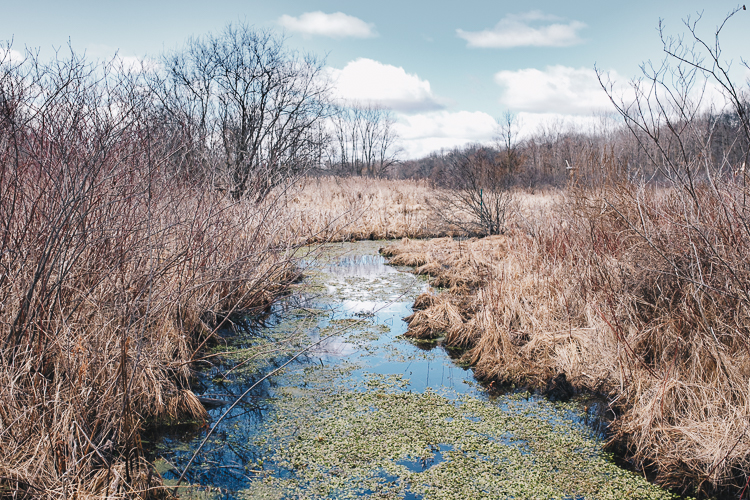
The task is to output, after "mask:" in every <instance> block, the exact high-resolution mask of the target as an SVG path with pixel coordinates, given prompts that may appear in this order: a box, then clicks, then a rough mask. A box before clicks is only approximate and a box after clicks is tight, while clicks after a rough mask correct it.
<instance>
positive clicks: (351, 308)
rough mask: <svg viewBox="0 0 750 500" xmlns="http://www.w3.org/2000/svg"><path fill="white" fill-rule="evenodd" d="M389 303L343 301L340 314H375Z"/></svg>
mask: <svg viewBox="0 0 750 500" xmlns="http://www.w3.org/2000/svg"><path fill="white" fill-rule="evenodd" d="M389 304H390V303H389V302H375V301H372V300H343V301H341V308H342V312H344V313H348V314H358V313H366V314H375V312H377V311H378V310H380V309H383V308H385V307H387V306H388V305H389Z"/></svg>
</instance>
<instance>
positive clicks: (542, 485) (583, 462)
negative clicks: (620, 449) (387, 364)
mask: <svg viewBox="0 0 750 500" xmlns="http://www.w3.org/2000/svg"><path fill="white" fill-rule="evenodd" d="M406 382H407V381H406V380H405V379H404V378H403V377H398V376H389V377H385V376H370V377H367V378H366V379H365V380H363V381H361V382H360V383H359V387H358V388H355V389H341V387H343V386H342V385H340V384H329V385H327V386H325V387H311V388H309V389H307V390H306V391H302V392H299V391H297V392H295V393H294V394H293V395H291V394H287V395H285V397H283V398H281V399H280V400H279V401H277V404H276V415H275V417H274V418H273V419H272V425H269V426H268V427H267V429H266V430H265V431H266V432H265V434H266V438H265V439H264V440H263V442H258V443H255V444H256V445H257V446H261V447H262V446H264V445H265V444H269V443H273V445H272V446H270V447H269V448H268V449H267V452H268V456H269V458H270V459H271V460H272V461H273V463H274V464H275V466H276V467H278V468H280V469H282V470H285V471H287V474H286V475H285V476H286V477H284V479H283V480H280V479H279V478H278V477H265V478H259V479H257V480H256V481H255V482H253V483H252V485H251V486H250V488H248V489H247V490H245V491H244V492H243V493H242V495H243V497H244V498H282V497H284V498H355V497H364V498H403V497H404V496H405V495H407V494H412V495H421V496H423V497H425V498H435V499H443V498H445V499H455V498H514V499H521V498H529V499H531V498H560V499H562V498H569V497H584V498H598V499H621V498H639V499H668V498H678V497H675V496H674V495H671V494H670V493H668V492H665V491H663V490H661V489H660V488H658V487H657V486H654V485H652V484H649V483H648V482H647V481H646V480H644V479H643V478H641V477H640V476H637V475H635V474H633V473H630V472H628V471H624V470H622V469H620V468H619V467H618V466H617V465H615V463H614V461H613V459H612V457H611V456H610V455H609V454H607V453H606V452H604V451H602V443H601V442H600V440H598V439H597V438H596V437H595V436H594V435H593V434H592V432H591V431H590V430H588V429H587V428H586V427H585V426H583V425H580V424H576V423H575V422H574V421H573V420H572V419H573V417H575V416H576V412H579V413H580V410H578V407H577V406H576V405H574V404H560V403H551V402H548V401H546V400H537V399H533V398H530V397H529V395H528V394H526V395H523V394H516V395H510V396H504V397H502V398H499V400H497V401H494V402H490V401H487V400H484V399H480V398H477V397H473V396H461V397H458V396H457V395H456V394H448V392H450V391H445V392H446V393H445V394H438V393H436V392H434V391H430V390H428V391H426V392H424V393H422V394H418V393H412V392H409V391H406V390H405V387H406ZM578 416H579V417H582V415H578ZM441 447H444V448H446V447H447V451H443V452H442V453H441V460H440V461H437V462H435V463H432V461H433V460H434V458H435V450H438V449H440V448H441ZM410 462H411V463H417V464H426V465H427V466H426V467H424V468H423V469H420V470H414V467H413V466H412V467H409V466H408V463H410ZM405 463H406V464H407V465H405ZM261 492H263V495H265V496H259V495H260V493H261ZM268 495H270V496H268ZM273 495H278V496H273ZM384 495H385V496H384Z"/></svg>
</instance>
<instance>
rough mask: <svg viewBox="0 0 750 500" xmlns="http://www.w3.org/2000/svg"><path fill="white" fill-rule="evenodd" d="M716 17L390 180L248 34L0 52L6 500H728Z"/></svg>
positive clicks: (737, 199)
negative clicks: (593, 110) (552, 104)
mask: <svg viewBox="0 0 750 500" xmlns="http://www.w3.org/2000/svg"><path fill="white" fill-rule="evenodd" d="M744 10H745V9H744V7H739V8H737V9H735V10H733V11H732V12H730V14H729V15H728V16H727V18H726V19H724V22H723V24H720V25H719V27H718V28H716V30H715V32H711V34H710V36H709V37H708V38H707V37H706V36H704V35H702V34H701V33H702V32H701V31H699V30H698V26H700V25H699V24H697V21H695V19H693V21H690V20H688V22H686V23H685V24H684V25H683V26H682V28H683V32H682V33H681V34H680V35H679V36H677V37H675V38H672V37H670V36H669V35H668V34H667V33H666V32H665V31H664V30H663V29H662V28H661V25H660V30H659V34H660V35H661V40H659V39H658V37H657V40H656V42H657V44H659V43H661V44H662V45H663V50H664V53H663V56H664V61H663V63H661V64H653V65H652V64H644V65H643V66H642V74H641V75H639V78H638V79H636V80H633V81H632V83H631V85H630V86H629V87H627V90H625V91H620V90H618V89H620V87H617V86H616V85H615V83H614V82H613V81H611V80H610V79H609V77H608V75H607V74H606V73H605V72H602V71H598V72H597V75H598V78H599V87H600V88H599V90H600V91H601V92H602V93H604V94H605V95H606V96H607V97H608V98H609V100H610V104H611V111H612V114H610V115H606V116H605V115H602V116H600V117H598V118H597V119H596V120H593V121H591V123H592V124H593V125H591V126H590V127H588V128H585V129H582V128H580V127H579V128H576V127H569V126H565V125H564V124H560V123H558V124H550V125H548V126H542V127H539V128H538V129H536V130H534V131H532V132H530V133H526V134H521V133H520V128H519V124H518V121H517V117H516V116H514V115H513V114H512V113H510V112H508V113H506V114H505V115H503V116H502V117H501V118H499V119H498V120H497V122H496V130H495V132H496V134H495V138H494V140H493V141H491V142H485V143H476V144H464V145H462V146H459V147H453V148H448V149H441V150H438V151H435V152H433V153H430V154H428V155H427V156H423V157H415V158H405V157H403V152H402V151H400V150H399V140H400V139H399V136H398V133H397V131H398V127H397V122H396V118H395V116H394V114H393V113H392V111H391V110H389V108H388V107H387V106H383V105H380V104H377V103H371V102H352V101H346V100H341V99H337V98H336V94H335V82H334V81H332V80H331V79H330V74H329V73H330V72H329V71H328V70H327V69H326V66H325V64H324V61H323V60H322V59H319V58H318V57H316V56H314V55H311V54H308V53H302V52H297V51H295V50H292V49H290V48H288V46H287V45H286V39H285V38H284V37H283V36H281V35H279V34H277V33H275V32H273V31H270V30H262V29H257V28H254V27H253V26H251V25H249V24H244V23H236V24H231V25H227V26H226V27H225V28H224V29H223V30H219V31H215V32H212V33H209V34H206V35H203V36H198V37H192V38H190V39H189V40H188V41H187V42H186V43H185V44H184V46H182V47H181V48H179V49H176V50H174V51H167V52H164V53H163V54H162V55H161V56H160V60H159V63H158V64H145V63H143V64H140V65H136V66H134V65H133V64H130V63H126V62H124V61H123V60H122V59H120V58H114V59H109V60H97V59H92V58H89V57H87V56H86V55H84V53H83V52H77V51H76V50H74V49H73V48H72V47H69V48H67V49H62V50H58V51H57V52H56V55H55V56H54V57H52V58H49V59H45V58H43V57H42V56H40V55H39V53H38V52H34V51H33V50H26V51H24V52H19V51H17V50H15V49H13V46H12V44H10V43H8V44H7V46H6V47H5V48H4V49H2V50H0V213H1V214H2V217H0V329H1V333H2V335H1V336H0V497H2V498H14V499H16V498H19V499H20V498H61V499H62V498H144V499H146V498H148V499H150V498H352V497H365V498H576V499H577V498H587V499H588V498H592V499H593V498H644V499H645V498H736V499H742V498H748V497H750V487H749V485H750V435H749V434H748V426H750V331H749V330H748V329H749V328H750V263H749V261H748V256H749V255H750V206H748V204H750V199H749V197H750V192H748V191H749V188H748V186H747V181H748V178H747V176H748V173H747V171H746V166H747V164H748V163H750V104H749V101H748V86H747V82H746V81H742V80H741V79H739V80H738V79H737V78H735V77H734V73H733V72H731V71H730V67H731V64H730V63H729V62H727V61H726V60H725V59H724V56H723V55H722V52H721V46H720V44H719V40H720V39H722V38H721V36H722V30H723V29H724V27H725V26H731V25H732V23H741V22H743V21H742V20H743V19H744V17H743V16H744V15H745V14H744ZM698 21H700V19H699V20H698ZM741 64H742V65H744V67H745V68H746V69H747V70H748V71H750V67H749V66H748V64H747V62H745V61H744V60H742V61H741ZM709 87H710V88H716V89H718V90H719V95H720V96H721V98H722V99H721V100H720V101H716V102H714V101H711V102H709V94H710V93H709V92H707V91H706V89H707V88H709Z"/></svg>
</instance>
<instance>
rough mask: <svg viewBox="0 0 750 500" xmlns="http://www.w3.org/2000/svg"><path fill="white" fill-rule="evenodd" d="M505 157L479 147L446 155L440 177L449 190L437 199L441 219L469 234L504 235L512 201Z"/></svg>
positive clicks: (489, 149) (510, 179)
mask: <svg viewBox="0 0 750 500" xmlns="http://www.w3.org/2000/svg"><path fill="white" fill-rule="evenodd" d="M504 158H506V157H504V156H503V155H501V154H498V152H497V151H495V150H493V149H491V148H487V147H482V146H471V147H468V148H465V149H463V150H460V149H456V150H454V151H452V152H451V153H450V154H448V155H447V156H446V163H447V166H446V167H447V168H446V169H445V172H444V174H443V175H444V181H445V183H446V187H448V188H449V190H448V191H447V193H446V194H444V195H442V196H440V198H439V200H438V202H439V205H438V207H437V210H438V213H439V215H440V217H441V218H442V219H443V220H444V221H445V222H447V223H448V224H451V225H454V226H458V227H460V228H461V229H462V230H464V231H466V232H467V233H469V234H481V235H493V234H502V233H504V232H505V222H506V219H507V215H508V211H509V208H510V206H511V204H512V202H513V194H512V193H511V191H510V189H509V188H510V186H511V183H512V177H511V175H510V172H509V171H508V169H507V164H505V163H504V161H503V159H504Z"/></svg>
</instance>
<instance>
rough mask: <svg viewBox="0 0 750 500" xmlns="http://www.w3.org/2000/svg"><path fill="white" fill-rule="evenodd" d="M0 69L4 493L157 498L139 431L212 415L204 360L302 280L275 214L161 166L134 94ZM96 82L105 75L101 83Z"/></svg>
mask: <svg viewBox="0 0 750 500" xmlns="http://www.w3.org/2000/svg"><path fill="white" fill-rule="evenodd" d="M7 64H10V63H7V61H6V62H4V63H3V64H0V70H2V71H0V90H2V97H3V99H2V100H0V192H1V193H2V196H1V197H0V214H2V215H1V216H0V220H1V221H2V223H1V225H2V227H0V496H4V497H5V496H9V497H12V498H31V497H33V498H88V497H92V498H93V497H96V498H102V497H107V498H120V497H130V498H132V497H141V498H144V497H159V496H163V494H164V491H163V490H162V489H161V488H160V484H161V479H160V477H159V475H158V473H156V472H155V471H154V470H153V469H152V467H151V466H150V465H149V464H148V463H146V462H145V461H144V459H143V458H142V457H143V453H142V446H141V442H140V431H141V429H142V428H143V426H144V425H145V423H146V422H148V421H151V422H160V421H165V420H182V419H190V420H197V421H201V420H203V419H205V418H206V415H207V414H206V411H205V409H204V408H203V406H202V405H201V404H200V402H199V401H198V399H197V398H196V396H195V395H194V394H193V393H192V392H191V391H190V382H191V379H192V370H193V366H194V365H193V363H194V362H195V361H198V360H200V358H201V356H202V349H201V348H202V347H203V346H204V345H205V342H207V341H208V340H209V339H210V338H212V337H214V335H215V333H216V331H217V329H219V328H221V327H222V326H226V325H227V324H229V323H230V322H231V320H232V319H233V318H234V317H236V316H238V315H239V314H241V313H242V314H246V313H252V312H253V311H258V310H260V309H262V308H264V307H266V306H267V305H268V304H270V303H271V302H272V301H273V300H275V298H276V297H277V296H278V295H279V294H281V293H283V292H284V290H285V289H286V287H287V286H288V285H289V283H290V282H292V281H293V280H294V279H296V277H297V270H296V269H295V266H294V261H293V260H292V259H291V258H290V256H291V251H290V250H289V247H288V246H287V245H285V244H283V242H284V241H290V239H289V226H290V225H289V224H288V223H287V222H286V219H285V216H284V213H283V212H282V211H281V209H280V206H281V205H280V204H279V203H277V202H276V201H275V200H273V199H271V200H269V201H268V202H267V203H265V204H260V205H259V204H251V203H247V202H233V201H230V200H227V199H226V198H225V197H223V196H221V195H218V194H215V193H213V192H211V191H209V190H206V189H205V186H202V185H200V184H198V183H192V182H191V181H190V180H189V179H187V178H184V177H180V176H179V175H176V174H175V173H174V172H172V171H170V169H169V168H167V164H168V163H169V161H170V159H171V158H173V157H174V156H175V154H176V149H179V147H180V146H179V145H178V146H175V144H173V143H171V142H170V140H169V137H165V135H164V133H165V130H164V129H161V128H159V127H156V126H154V127H151V122H150V121H149V120H148V119H146V118H145V117H144V116H142V115H140V114H139V113H141V112H144V111H143V109H140V108H139V107H138V103H139V102H140V101H139V99H140V98H141V97H142V96H140V95H139V93H138V89H139V87H138V85H137V83H139V82H134V81H133V80H131V79H128V78H125V77H123V76H122V75H119V74H113V73H112V74H110V73H107V72H106V71H107V70H106V68H104V69H102V68H101V67H99V66H97V67H93V66H91V65H88V64H87V63H85V62H84V61H82V60H81V59H79V58H77V57H76V56H75V55H72V56H71V59H70V60H57V61H55V62H53V63H52V65H50V66H43V65H41V64H40V63H39V62H38V61H36V60H34V61H32V62H31V63H27V64H26V65H25V66H19V67H16V68H9V67H8V66H7ZM102 71H104V74H102Z"/></svg>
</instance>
